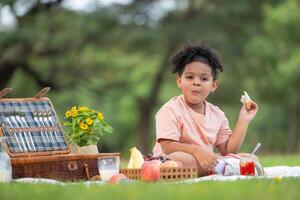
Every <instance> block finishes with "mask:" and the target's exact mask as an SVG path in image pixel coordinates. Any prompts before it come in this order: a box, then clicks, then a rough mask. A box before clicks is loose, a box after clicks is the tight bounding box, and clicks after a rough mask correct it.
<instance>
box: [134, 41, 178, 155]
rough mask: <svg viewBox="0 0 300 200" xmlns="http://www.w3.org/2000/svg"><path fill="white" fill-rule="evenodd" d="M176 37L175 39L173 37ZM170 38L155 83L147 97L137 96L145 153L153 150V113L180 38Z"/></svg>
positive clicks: (141, 137)
mask: <svg viewBox="0 0 300 200" xmlns="http://www.w3.org/2000/svg"><path fill="white" fill-rule="evenodd" d="M173 38H174V39H173ZM173 38H171V39H170V41H169V45H167V46H166V54H165V56H164V59H163V61H162V62H161V65H160V66H159V70H158V72H157V74H156V76H155V77H154V79H153V85H152V88H151V90H150V93H149V96H148V97H147V98H143V99H141V98H136V101H137V105H138V108H139V120H138V127H137V133H138V147H139V149H140V150H141V151H142V153H143V154H148V153H150V152H151V149H150V146H149V144H150V143H151V140H150V139H151V137H150V135H151V133H150V131H151V121H152V119H151V115H152V112H153V110H154V107H155V106H156V103H157V101H158V99H159V93H160V90H161V87H162V85H163V81H164V77H165V74H166V71H167V69H168V68H169V62H168V61H169V56H170V54H171V52H172V51H173V50H174V48H175V47H176V46H177V44H178V43H179V40H178V38H177V40H176V39H175V38H176V37H175V35H174V37H173Z"/></svg>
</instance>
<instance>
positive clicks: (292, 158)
mask: <svg viewBox="0 0 300 200" xmlns="http://www.w3.org/2000/svg"><path fill="white" fill-rule="evenodd" d="M259 159H260V162H261V164H262V165H263V166H264V167H270V166H275V165H276V166H277V165H287V166H300V154H293V155H262V156H259Z"/></svg>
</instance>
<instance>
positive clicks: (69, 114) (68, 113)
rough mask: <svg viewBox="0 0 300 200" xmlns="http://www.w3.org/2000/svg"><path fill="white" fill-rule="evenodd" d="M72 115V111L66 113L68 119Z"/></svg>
mask: <svg viewBox="0 0 300 200" xmlns="http://www.w3.org/2000/svg"><path fill="white" fill-rule="evenodd" d="M71 115H72V113H71V111H69V110H68V111H67V112H66V118H69V117H70V116H71Z"/></svg>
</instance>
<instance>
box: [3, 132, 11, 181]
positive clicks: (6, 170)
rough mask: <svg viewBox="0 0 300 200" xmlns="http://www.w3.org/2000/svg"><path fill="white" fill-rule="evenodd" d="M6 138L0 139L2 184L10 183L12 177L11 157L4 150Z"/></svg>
mask: <svg viewBox="0 0 300 200" xmlns="http://www.w3.org/2000/svg"><path fill="white" fill-rule="evenodd" d="M5 142H6V138H5V137H0V182H9V181H11V177H12V167H11V161H10V157H9V156H8V154H7V153H6V152H5V150H4V145H5Z"/></svg>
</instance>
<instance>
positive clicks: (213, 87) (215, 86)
mask: <svg viewBox="0 0 300 200" xmlns="http://www.w3.org/2000/svg"><path fill="white" fill-rule="evenodd" d="M218 85H219V81H218V80H214V81H213V86H212V88H211V92H214V91H216V89H217V88H218Z"/></svg>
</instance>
